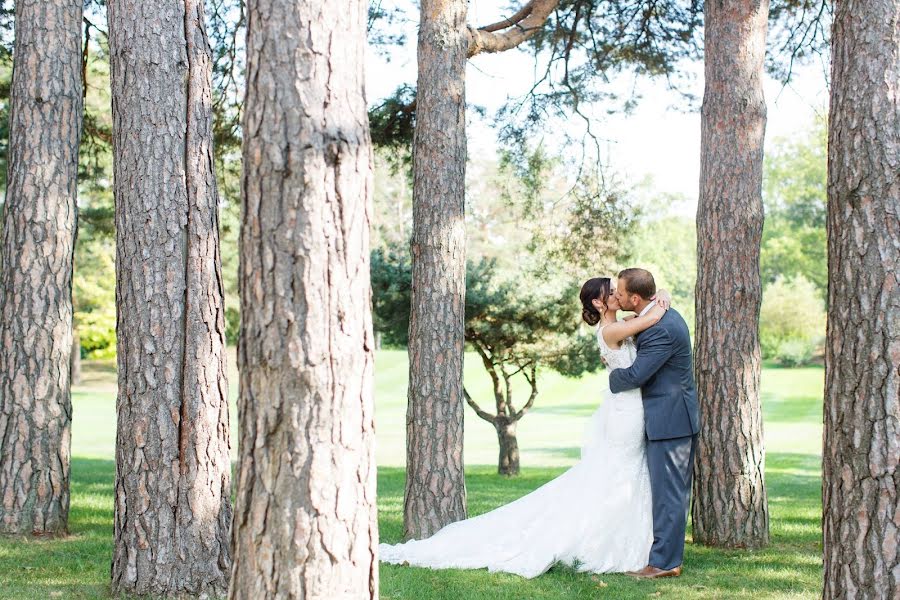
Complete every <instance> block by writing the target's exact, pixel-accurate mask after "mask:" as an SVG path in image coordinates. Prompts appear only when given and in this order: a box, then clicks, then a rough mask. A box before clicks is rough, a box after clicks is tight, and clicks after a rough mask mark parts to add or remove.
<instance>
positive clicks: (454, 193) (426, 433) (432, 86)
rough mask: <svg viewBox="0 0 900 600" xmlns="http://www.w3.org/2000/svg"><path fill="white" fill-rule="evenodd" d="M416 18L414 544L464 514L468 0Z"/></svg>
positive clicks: (431, 4) (409, 430) (409, 435)
mask: <svg viewBox="0 0 900 600" xmlns="http://www.w3.org/2000/svg"><path fill="white" fill-rule="evenodd" d="M419 12H420V15H421V21H420V25H419V46H418V62H419V80H418V87H417V92H416V131H415V139H414V147H413V232H412V304H411V314H410V323H409V392H408V399H409V405H408V407H407V412H406V491H405V494H404V501H403V521H404V528H405V536H406V537H407V538H414V539H421V538H426V537H429V536H431V535H432V534H433V533H435V532H436V531H437V530H438V529H440V528H441V527H443V526H444V525H447V524H448V523H452V522H454V521H458V520H460V519H464V518H466V484H465V477H464V473H463V413H464V397H463V387H462V375H463V344H464V330H463V325H464V321H463V319H464V311H465V295H466V274H465V271H466V269H465V267H466V255H465V254H466V249H465V237H466V234H465V223H464V220H463V219H464V199H465V190H464V186H465V168H466V133H465V71H466V51H467V49H468V36H467V33H466V31H467V30H466V1H465V0H423V1H422V3H421V6H420V11H419Z"/></svg>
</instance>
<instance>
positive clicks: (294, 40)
mask: <svg viewBox="0 0 900 600" xmlns="http://www.w3.org/2000/svg"><path fill="white" fill-rule="evenodd" d="M247 14H248V24H249V28H248V36H247V95H246V100H245V105H244V117H243V132H244V147H243V156H244V173H243V185H242V188H243V206H242V209H241V210H242V213H241V242H240V246H241V263H240V264H241V267H240V271H241V273H240V289H241V307H242V314H241V317H242V324H241V332H240V343H239V353H238V365H239V367H240V371H241V383H240V398H239V401H238V410H239V415H240V432H241V442H240V451H241V457H240V463H239V466H238V485H237V500H236V502H237V510H236V513H235V519H234V528H233V534H232V535H233V543H234V549H235V563H234V569H233V572H232V576H231V589H230V592H229V594H230V597H231V598H235V599H238V598H241V599H243V598H354V599H355V598H374V597H377V595H378V559H377V556H376V553H377V547H378V530H377V520H376V517H377V514H376V505H375V475H376V472H375V457H374V442H375V439H374V421H373V418H374V404H373V397H372V378H373V353H372V348H373V336H372V317H371V303H370V302H371V299H370V284H369V226H370V223H371V198H372V166H371V164H372V151H371V142H370V138H369V127H368V121H367V118H366V102H365V97H364V78H363V67H364V54H365V32H366V3H365V2H364V1H363V0H332V1H328V2H321V1H310V0H265V1H262V0H251V1H250V2H248V5H247Z"/></svg>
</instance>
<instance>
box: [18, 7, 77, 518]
mask: <svg viewBox="0 0 900 600" xmlns="http://www.w3.org/2000/svg"><path fill="white" fill-rule="evenodd" d="M81 21H82V3H81V1H80V0H77V1H76V0H30V1H26V0H22V1H19V2H16V15H15V25H16V40H15V49H14V58H15V63H14V67H13V76H12V88H11V90H10V96H11V109H10V117H9V156H8V159H9V162H8V177H7V182H8V184H7V189H6V202H5V211H6V213H5V219H4V221H3V241H2V249H0V253H2V254H0V259H2V263H0V533H9V534H20V533H34V534H63V533H65V532H66V527H67V522H68V517H69V452H70V445H71V444H70V435H71V420H72V395H71V384H70V364H69V361H70V356H71V351H72V260H73V254H74V246H75V230H76V193H77V173H78V145H79V142H80V139H81V120H82V110H83V105H82V93H81V92H82V83H81Z"/></svg>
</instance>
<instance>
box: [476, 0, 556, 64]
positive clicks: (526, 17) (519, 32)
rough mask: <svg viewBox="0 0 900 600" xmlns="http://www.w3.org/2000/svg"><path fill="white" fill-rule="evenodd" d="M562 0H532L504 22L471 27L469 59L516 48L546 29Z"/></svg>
mask: <svg viewBox="0 0 900 600" xmlns="http://www.w3.org/2000/svg"><path fill="white" fill-rule="evenodd" d="M557 5H559V0H531V1H530V2H528V4H526V5H525V6H524V7H522V9H521V10H519V11H518V12H517V13H516V14H514V15H513V16H512V17H509V18H508V19H506V20H504V21H499V22H497V23H493V24H491V25H487V26H485V27H481V28H478V29H475V28H474V27H472V26H469V58H471V57H473V56H475V55H477V54H481V53H482V52H503V51H505V50H509V49H511V48H515V47H516V46H518V45H519V44H521V43H522V42H524V41H526V40H528V39H529V38H530V37H532V36H533V35H534V34H535V33H537V32H538V31H540V30H541V28H543V26H544V23H546V22H547V18H548V17H549V16H550V13H551V12H553V10H554V9H555V8H556V7H557Z"/></svg>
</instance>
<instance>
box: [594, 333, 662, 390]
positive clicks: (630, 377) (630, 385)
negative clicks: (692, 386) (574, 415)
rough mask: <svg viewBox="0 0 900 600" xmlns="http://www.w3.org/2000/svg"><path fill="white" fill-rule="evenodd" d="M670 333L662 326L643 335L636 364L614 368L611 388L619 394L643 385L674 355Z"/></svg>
mask: <svg viewBox="0 0 900 600" xmlns="http://www.w3.org/2000/svg"><path fill="white" fill-rule="evenodd" d="M672 351H673V346H672V340H671V338H670V337H669V333H668V332H667V331H666V330H665V329H664V328H662V327H652V328H650V329H648V330H647V331H645V332H644V333H643V334H642V335H641V347H640V348H639V349H638V353H637V358H635V360H634V364H633V365H631V366H630V367H628V368H627V369H614V370H613V371H612V372H610V374H609V389H610V391H611V392H612V393H614V394H618V393H619V392H624V391H625V390H633V389H635V388H639V387H641V386H643V385H644V384H645V383H647V381H648V380H649V379H650V378H651V377H653V374H654V373H656V372H657V371H659V369H660V368H661V367H662V366H663V365H664V364H666V361H667V360H669V357H670V356H672Z"/></svg>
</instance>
